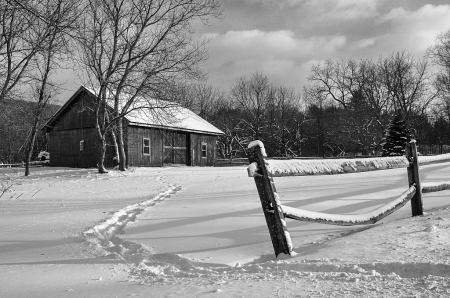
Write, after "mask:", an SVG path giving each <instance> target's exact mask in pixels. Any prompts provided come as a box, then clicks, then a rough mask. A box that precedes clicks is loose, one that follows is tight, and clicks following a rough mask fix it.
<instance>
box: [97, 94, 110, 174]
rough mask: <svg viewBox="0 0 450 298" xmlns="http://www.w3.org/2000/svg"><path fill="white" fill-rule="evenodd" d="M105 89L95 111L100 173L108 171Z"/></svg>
mask: <svg viewBox="0 0 450 298" xmlns="http://www.w3.org/2000/svg"><path fill="white" fill-rule="evenodd" d="M104 92H105V91H104V90H103V91H100V95H99V96H100V97H101V98H100V102H99V103H98V105H97V108H96V111H95V118H96V123H95V128H96V131H97V137H98V144H97V146H98V148H97V149H98V153H97V154H98V156H97V168H98V173H99V174H105V173H108V171H107V170H106V168H105V156H106V132H107V130H106V100H105V94H104Z"/></svg>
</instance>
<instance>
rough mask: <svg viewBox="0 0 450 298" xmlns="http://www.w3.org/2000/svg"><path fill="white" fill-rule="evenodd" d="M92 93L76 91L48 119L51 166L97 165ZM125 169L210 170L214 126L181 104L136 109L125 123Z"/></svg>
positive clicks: (111, 153)
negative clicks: (178, 167) (180, 167)
mask: <svg viewBox="0 0 450 298" xmlns="http://www.w3.org/2000/svg"><path fill="white" fill-rule="evenodd" d="M92 106H93V93H92V92H91V91H89V90H88V89H87V88H85V87H80V88H79V89H78V91H76V92H75V93H74V94H73V95H72V97H71V98H70V99H69V100H68V101H67V102H66V103H65V104H64V105H63V106H62V107H61V108H60V109H59V110H58V111H57V112H56V113H55V114H54V115H53V117H52V118H51V119H50V120H49V121H48V122H47V123H46V124H45V126H44V127H43V129H44V130H45V132H46V133H47V140H48V145H47V151H48V152H49V153H50V166H54V167H60V166H64V167H75V168H89V167H96V165H97V152H98V151H97V149H96V146H97V142H96V130H95V114H94V112H93V109H92ZM124 134H125V137H124V142H125V154H126V155H127V162H128V166H138V167H139V166H143V167H162V166H166V165H187V166H202V167H203V166H215V164H216V159H217V150H216V149H217V145H216V141H217V137H218V136H219V135H221V134H223V132H222V131H220V130H219V129H218V128H216V127H215V126H213V125H212V124H210V123H209V122H207V121H206V120H204V119H202V118H201V117H199V116H198V115H196V114H195V113H193V112H192V111H190V110H188V109H185V108H182V107H180V106H175V107H173V106H172V107H170V108H164V109H161V111H158V110H157V109H153V110H148V112H146V111H145V110H144V109H142V110H135V111H133V112H131V113H130V114H128V115H127V116H126V118H125V124H124ZM112 143H113V142H112V138H109V140H108V145H107V153H106V160H105V165H106V166H107V167H112V166H113V164H114V163H113V157H114V147H113V144H112Z"/></svg>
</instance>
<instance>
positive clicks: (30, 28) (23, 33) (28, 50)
mask: <svg viewBox="0 0 450 298" xmlns="http://www.w3.org/2000/svg"><path fill="white" fill-rule="evenodd" d="M28 2H30V1H22V2H18V1H15V0H1V1H0V102H2V101H4V100H5V98H8V97H9V98H11V97H13V96H12V93H13V92H18V91H19V90H20V87H19V86H18V85H20V84H21V83H27V82H29V80H30V70H33V69H35V65H34V58H35V56H36V55H37V53H38V52H39V51H40V50H41V48H42V44H43V43H44V42H45V40H46V39H47V38H48V34H49V32H48V31H46V30H36V27H35V26H36V18H35V17H33V16H32V15H30V14H29V13H28V11H27V10H26V9H24V7H23V5H24V3H28ZM16 98H17V96H16Z"/></svg>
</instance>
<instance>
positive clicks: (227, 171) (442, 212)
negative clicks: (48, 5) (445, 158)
mask: <svg viewBox="0 0 450 298" xmlns="http://www.w3.org/2000/svg"><path fill="white" fill-rule="evenodd" d="M33 170H34V172H33V173H32V176H30V177H28V178H24V177H22V176H21V173H15V172H14V171H11V170H7V169H2V170H0V174H2V175H3V176H2V178H3V180H2V181H3V182H2V183H3V184H2V186H3V187H7V186H10V185H12V186H11V188H10V189H9V190H8V191H7V192H5V194H4V195H3V196H2V197H1V198H0V223H1V228H0V229H1V230H0V231H1V238H0V297H362V296H366V297H448V296H450V253H449V252H448V248H449V247H450V237H449V236H450V235H449V233H450V198H449V195H450V191H448V190H446V191H441V192H436V193H426V194H424V195H423V197H424V207H425V210H426V215H425V216H422V217H415V218H411V217H410V214H411V208H410V204H407V205H406V206H405V207H403V208H401V209H400V210H399V211H397V212H396V213H394V214H392V215H390V216H388V217H387V218H385V219H384V220H383V221H382V222H381V223H378V224H375V225H371V226H360V227H341V226H331V225H321V224H314V223H306V222H298V221H292V220H287V226H288V229H289V232H290V234H291V236H292V241H293V245H294V250H295V251H296V252H297V253H298V255H297V256H295V257H293V258H291V257H287V256H286V257H282V258H280V259H279V260H275V258H274V255H273V249H272V244H271V242H270V238H269V234H268V231H267V227H266V224H265V220H264V216H263V213H262V210H261V206H260V202H259V197H258V195H257V192H256V187H255V184H254V182H253V179H252V178H248V177H247V169H246V167H230V168H189V167H173V168H147V169H144V168H139V169H132V170H131V171H129V172H127V173H120V172H116V171H112V172H110V173H109V174H107V175H99V174H97V173H96V171H95V170H94V169H84V170H80V169H63V168H34V169H33ZM448 177H450V163H441V164H433V165H427V166H422V167H421V178H422V182H436V181H448V180H449V179H448ZM274 180H275V184H276V186H277V190H278V193H279V195H280V200H281V202H282V204H283V205H286V206H290V207H295V208H302V209H305V210H309V211H319V212H326V213H334V214H358V213H363V212H369V211H371V210H373V209H375V208H377V207H379V206H381V205H383V204H385V203H386V202H389V201H390V200H393V199H395V198H396V197H397V196H398V195H400V193H402V192H403V191H405V190H406V189H407V187H408V183H407V177H406V169H404V168H402V169H392V170H382V171H374V172H364V173H352V174H343V175H331V176H329V175H327V176H303V177H288V178H275V179H274ZM447 206H449V207H447Z"/></svg>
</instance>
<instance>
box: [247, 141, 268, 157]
mask: <svg viewBox="0 0 450 298" xmlns="http://www.w3.org/2000/svg"><path fill="white" fill-rule="evenodd" d="M256 146H259V148H260V150H261V154H262V156H263V157H267V154H266V149H265V148H264V144H263V142H261V141H258V140H256V141H252V142H250V144H248V148H249V149H250V148H253V147H256Z"/></svg>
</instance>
